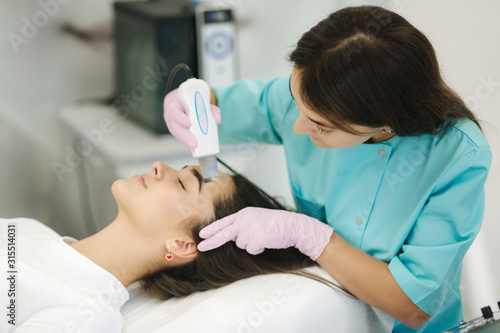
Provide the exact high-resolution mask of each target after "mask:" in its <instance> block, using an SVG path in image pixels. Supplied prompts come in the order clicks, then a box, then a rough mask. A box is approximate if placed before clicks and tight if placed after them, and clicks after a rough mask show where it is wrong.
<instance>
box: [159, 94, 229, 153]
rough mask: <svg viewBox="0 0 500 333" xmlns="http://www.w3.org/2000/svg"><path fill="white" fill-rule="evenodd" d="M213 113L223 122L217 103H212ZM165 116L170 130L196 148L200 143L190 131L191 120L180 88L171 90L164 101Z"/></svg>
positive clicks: (218, 121) (190, 146) (217, 119)
mask: <svg viewBox="0 0 500 333" xmlns="http://www.w3.org/2000/svg"><path fill="white" fill-rule="evenodd" d="M210 109H211V111H212V114H213V115H214V118H215V121H216V122H217V124H220V122H221V115H220V109H219V108H218V107H217V106H215V105H212V104H211V105H210ZM163 117H164V118H165V122H166V123H167V127H168V130H169V132H170V133H171V134H172V135H173V136H175V137H176V138H177V139H179V140H180V141H181V142H183V143H184V144H186V145H187V146H188V147H189V148H191V149H193V148H196V147H197V145H198V143H197V141H196V138H195V137H194V135H193V134H192V133H191V132H190V131H189V128H190V127H191V121H190V120H189V117H188V116H187V114H186V111H185V110H184V107H183V106H182V104H181V101H180V99H179V89H175V90H173V91H171V92H169V93H168V94H167V95H166V96H165V99H164V101H163Z"/></svg>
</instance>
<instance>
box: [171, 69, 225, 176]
mask: <svg viewBox="0 0 500 333" xmlns="http://www.w3.org/2000/svg"><path fill="white" fill-rule="evenodd" d="M179 100H180V101H181V103H182V106H183V107H184V109H185V110H186V114H187V115H188V117H189V120H191V127H190V128H189V130H190V131H191V133H193V135H194V136H195V138H196V141H197V142H198V146H197V147H196V148H194V149H191V152H192V154H193V157H194V158H197V159H198V162H199V164H200V169H201V173H202V175H203V178H204V181H205V182H211V181H216V180H217V175H218V170H217V154H218V153H219V135H218V132H217V123H216V121H215V118H214V115H213V114H212V110H210V87H209V86H208V84H207V83H206V82H205V81H203V80H199V79H195V78H190V79H188V80H187V81H184V82H183V83H182V84H181V85H180V86H179Z"/></svg>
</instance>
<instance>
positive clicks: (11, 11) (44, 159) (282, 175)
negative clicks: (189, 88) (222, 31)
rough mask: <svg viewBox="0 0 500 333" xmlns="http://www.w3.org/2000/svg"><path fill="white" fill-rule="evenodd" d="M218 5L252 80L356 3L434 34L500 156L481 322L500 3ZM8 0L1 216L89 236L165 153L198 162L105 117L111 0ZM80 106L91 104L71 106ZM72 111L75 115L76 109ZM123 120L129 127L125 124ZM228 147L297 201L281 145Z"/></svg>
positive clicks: (476, 276)
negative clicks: (229, 17) (229, 12)
mask: <svg viewBox="0 0 500 333" xmlns="http://www.w3.org/2000/svg"><path fill="white" fill-rule="evenodd" d="M218 2H219V3H221V4H223V5H230V6H231V7H232V9H233V12H234V17H235V21H234V22H235V25H236V28H237V30H236V39H235V40H236V44H235V50H236V51H237V52H236V53H235V57H236V60H237V61H236V64H237V78H241V79H259V78H272V77H275V76H280V75H287V74H289V73H290V71H291V66H290V64H289V63H288V62H287V61H286V56H287V54H288V52H289V51H290V50H291V48H292V47H293V46H294V44H295V42H296V41H297V40H298V39H299V38H300V36H301V35H302V34H303V33H304V32H305V31H307V30H309V29H310V28H311V27H312V26H314V25H315V24H316V23H317V22H318V21H319V20H321V19H323V18H324V17H326V16H327V15H328V14H329V13H331V12H333V11H335V10H337V9H340V8H342V7H345V6H350V5H361V4H373V5H380V6H382V7H385V8H387V9H390V10H393V11H395V12H397V13H399V14H401V15H403V16H404V17H405V18H407V19H408V20H409V21H410V22H411V23H412V24H414V25H415V26H416V27H417V28H419V29H420V30H421V31H423V32H424V33H425V34H426V36H427V37H428V38H429V39H430V40H431V42H432V43H433V45H434V47H435V49H436V52H437V55H438V58H439V61H440V64H441V67H442V72H443V74H444V77H445V79H446V80H447V82H448V83H449V84H450V85H451V86H452V87H453V88H454V89H455V90H456V91H457V92H458V93H459V94H460V95H461V96H462V97H463V98H464V99H465V101H466V102H467V103H468V105H469V106H470V107H471V109H472V110H473V111H474V112H475V113H476V114H477V116H478V118H479V119H480V121H481V124H482V127H483V131H484V133H485V135H486V137H487V139H488V141H489V143H490V145H491V148H492V151H493V154H494V156H493V164H492V167H491V171H490V174H489V178H488V180H487V182H486V200H487V201H486V213H485V217H484V223H483V228H482V230H481V232H480V234H479V236H478V238H477V240H476V242H475V243H474V244H473V246H472V248H471V250H470V251H469V252H468V254H467V256H466V259H465V263H464V272H463V283H462V285H463V286H462V289H463V297H464V304H465V318H466V319H467V320H469V319H472V318H475V317H477V316H479V315H480V307H482V306H485V305H490V304H494V303H496V302H497V301H499V300H500V279H499V278H498V276H500V264H499V260H498V257H497V256H498V253H500V242H499V235H500V223H499V222H500V204H499V203H500V202H499V199H498V198H499V197H500V170H499V169H500V160H499V156H498V155H497V154H498V153H499V152H500V139H499V134H500V113H499V111H498V108H499V106H500V61H499V60H498V59H500V43H498V36H499V35H500V21H499V20H498V13H499V12H500V2H498V1H493V0H478V1H464V0H460V1H457V0H441V1H431V0H421V1H418V2H417V1H409V0H399V1H356V0H349V1H348V0H334V1H331V0H316V1H314V2H310V1H301V0H252V1H250V0H224V1H222V0H218ZM0 4H1V6H2V7H1V8H2V9H1V11H0V170H1V172H0V217H2V218H14V217H21V216H22V217H31V218H34V219H37V220H39V221H42V222H43V223H45V224H47V225H49V226H50V227H52V228H53V229H55V230H56V231H57V232H59V233H60V234H64V235H70V236H73V237H76V238H81V237H85V236H86V235H88V234H89V233H91V232H93V231H95V230H96V229H98V228H100V226H102V225H105V224H106V223H108V222H110V221H109V220H108V218H110V217H111V216H113V214H114V213H115V210H116V207H115V206H114V203H113V201H112V199H110V198H111V193H110V189H109V186H110V185H111V183H112V181H113V180H114V179H116V178H119V177H130V176H131V175H133V174H134V173H143V172H149V169H150V166H151V164H150V163H151V160H154V157H155V154H158V149H159V150H160V151H162V152H163V151H164V154H166V155H167V157H165V160H166V161H168V160H169V156H170V157H171V161H172V164H174V165H177V164H178V165H180V166H182V165H183V164H186V163H185V161H188V162H190V163H191V164H192V163H194V160H191V159H189V152H185V151H184V150H182V149H184V148H183V147H178V146H177V145H176V144H175V143H172V141H171V140H169V139H168V138H165V137H166V135H161V134H157V133H156V134H155V133H153V134H151V133H149V132H148V131H147V130H145V129H144V128H142V127H141V128H140V129H136V128H134V127H133V126H132V127H131V126H130V125H129V124H126V122H127V121H128V120H127V119H124V120H116V122H115V123H112V122H104V123H103V122H102V120H103V119H108V118H106V116H104V114H103V113H99V112H100V110H99V107H98V105H97V104H96V101H108V102H109V101H110V100H112V99H113V97H116V84H115V76H116V70H115V39H114V20H115V12H114V9H113V2H112V1H102V0H86V1H81V0H80V1H79V0H73V1H71V0H39V1H31V0H15V1H14V0H0ZM85 103H91V104H92V103H94V104H95V105H96V107H94V109H95V110H97V111H95V110H94V111H95V112H97V113H94V115H95V116H94V118H92V119H87V118H82V119H80V118H79V117H80V115H84V116H82V117H85V115H86V114H91V112H88V113H84V111H85V110H83V109H85V105H86V104H85ZM78 109H82V110H81V111H77V112H69V111H75V110H78ZM68 110H69V111H68ZM94 111H93V112H94ZM65 112H69V113H68V114H67V115H66V117H65V115H64V114H65ZM78 112H80V113H78ZM113 119H114V118H113ZM113 121H114V120H113ZM121 121H123V122H125V123H124V125H123V126H122V127H123V130H122V129H121V128H122V127H120V129H116V127H118V126H119V124H122V123H121ZM86 124H88V126H87V125H86ZM92 124H94V125H92ZM85 126H87V127H85ZM92 126H94V127H92ZM85 128H86V130H87V131H92V130H93V129H94V130H95V129H99V130H100V133H101V134H102V135H100V136H99V135H97V136H94V138H95V140H96V141H99V144H98V146H100V147H97V148H99V149H94V150H93V151H92V152H89V153H88V154H83V155H85V156H84V157H85V158H82V159H81V160H80V159H79V157H78V156H76V155H75V154H74V152H75V148H74V147H75V143H76V145H78V143H81V141H78V140H81V137H82V136H81V135H82V131H85ZM115 129H116V130H115ZM111 132H113V133H111ZM106 133H110V135H109V140H108V136H106ZM127 133H131V134H130V135H131V136H135V137H137V138H138V139H137V142H139V143H144V145H149V143H152V144H151V146H152V145H156V147H157V148H158V146H159V148H158V149H157V150H155V149H153V148H151V149H150V151H147V152H144V151H142V150H141V148H140V147H136V148H134V149H135V150H134V149H132V148H131V150H132V151H139V152H140V153H143V154H144V156H142V157H141V159H140V161H136V160H134V158H132V157H130V156H124V155H123V154H122V155H120V154H121V149H127V147H125V148H124V147H123V146H120V143H119V141H120V138H119V135H125V136H127V135H128V134H127ZM78 138H80V139H78ZM75 140H76V141H75ZM113 140H114V141H113ZM141 140H142V141H141ZM112 141H113V142H115V143H116V142H118V143H116V144H114V143H113V142H112ZM163 147H167V148H168V147H172V148H171V151H169V150H168V149H163ZM80 148H82V147H80ZM87 148H89V147H87ZM82 149H83V148H82ZM89 149H90V148H89ZM181 150H182V151H181ZM81 151H84V150H81ZM140 153H138V155H140ZM160 153H161V152H160ZM106 154H108V155H106ZM169 154H170V155H169ZM160 155H161V154H160ZM225 155H226V156H227V158H228V159H229V160H232V161H233V165H236V166H237V168H238V169H239V170H240V171H242V172H244V173H246V174H247V175H248V176H249V177H250V178H251V179H252V180H254V181H255V182H256V183H257V184H259V185H260V186H262V187H263V188H264V189H266V190H267V191H269V192H270V193H271V194H275V195H280V196H281V197H282V198H283V200H285V201H286V202H288V203H289V204H293V202H292V201H291V195H290V189H289V185H288V181H287V174H286V167H285V163H284V159H283V152H282V150H281V148H280V147H260V146H252V147H251V148H250V149H247V148H241V147H239V148H237V149H233V150H227V151H226V152H225ZM80 157H81V156H80ZM21 246H22V245H21Z"/></svg>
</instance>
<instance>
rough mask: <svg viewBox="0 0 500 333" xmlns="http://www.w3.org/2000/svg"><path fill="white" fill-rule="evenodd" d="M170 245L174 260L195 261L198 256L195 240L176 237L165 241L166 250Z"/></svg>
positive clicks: (186, 237)
mask: <svg viewBox="0 0 500 333" xmlns="http://www.w3.org/2000/svg"><path fill="white" fill-rule="evenodd" d="M168 245H170V252H171V253H172V254H173V255H174V258H178V259H187V260H193V259H194V258H196V257H197V256H198V250H197V249H196V243H195V242H194V239H192V238H191V237H188V236H183V237H176V238H171V239H167V240H166V241H165V249H167V246H168Z"/></svg>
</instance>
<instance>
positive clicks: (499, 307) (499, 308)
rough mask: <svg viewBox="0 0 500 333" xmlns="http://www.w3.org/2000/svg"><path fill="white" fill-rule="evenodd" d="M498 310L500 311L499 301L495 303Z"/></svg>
mask: <svg viewBox="0 0 500 333" xmlns="http://www.w3.org/2000/svg"><path fill="white" fill-rule="evenodd" d="M497 305H498V310H500V301H498V302H497Z"/></svg>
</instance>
